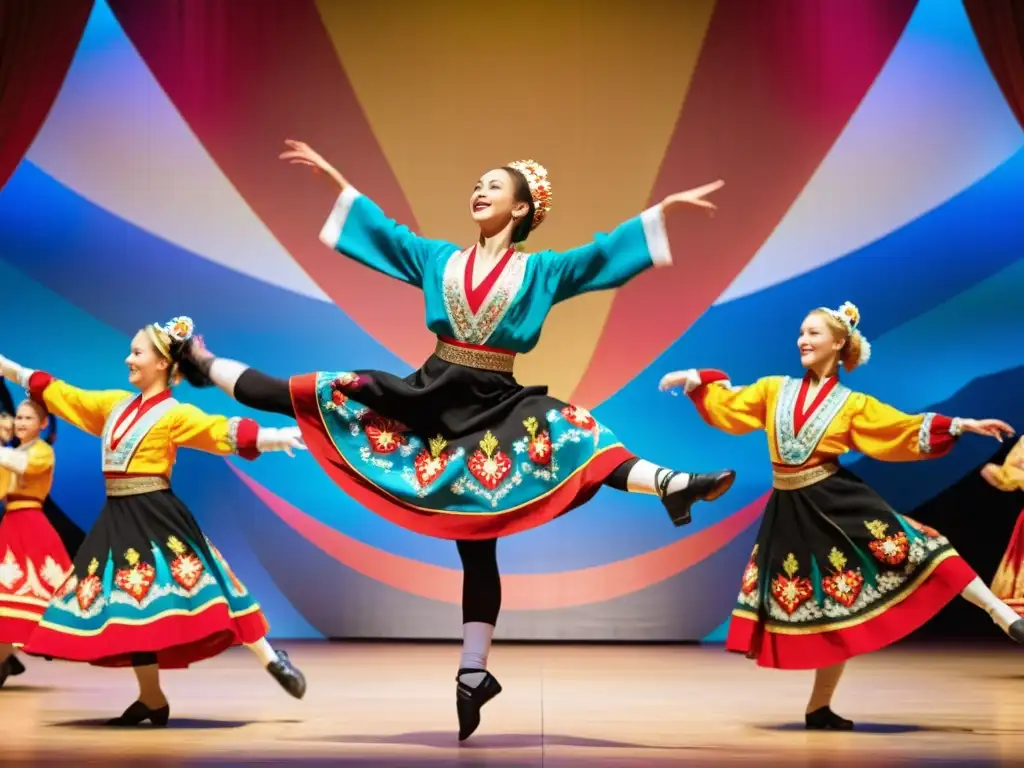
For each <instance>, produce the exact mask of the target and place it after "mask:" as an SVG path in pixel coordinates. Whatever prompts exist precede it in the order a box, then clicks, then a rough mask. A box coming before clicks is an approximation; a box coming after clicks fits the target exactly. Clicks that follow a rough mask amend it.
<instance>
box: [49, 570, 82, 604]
mask: <svg viewBox="0 0 1024 768" xmlns="http://www.w3.org/2000/svg"><path fill="white" fill-rule="evenodd" d="M77 587H78V577H77V576H75V574H74V571H72V572H71V573H70V574H68V577H67V578H66V579H65V580H64V583H63V584H61V585H60V587H59V588H58V589H57V591H56V592H54V593H53V596H54V598H55V599H57V600H63V599H64V598H65V597H67V596H68V595H70V594H71V593H72V592H74V591H75V589H76V588H77Z"/></svg>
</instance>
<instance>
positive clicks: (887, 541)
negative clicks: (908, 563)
mask: <svg viewBox="0 0 1024 768" xmlns="http://www.w3.org/2000/svg"><path fill="white" fill-rule="evenodd" d="M868 546H869V547H870V548H871V554H873V555H874V556H875V557H876V558H878V559H879V560H881V561H882V562H883V563H885V564H887V565H899V564H900V563H902V562H903V561H904V560H906V559H907V553H908V552H909V551H910V542H909V541H908V540H907V534H905V533H904V532H903V531H900V532H899V533H897V534H896V535H895V536H886V537H885V538H884V539H880V540H877V541H872V542H871V543H870V544H869V545H868Z"/></svg>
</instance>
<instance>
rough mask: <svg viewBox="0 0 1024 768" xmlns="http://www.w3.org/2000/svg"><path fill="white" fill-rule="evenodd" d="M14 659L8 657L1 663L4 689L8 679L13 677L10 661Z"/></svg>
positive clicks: (1, 684)
mask: <svg viewBox="0 0 1024 768" xmlns="http://www.w3.org/2000/svg"><path fill="white" fill-rule="evenodd" d="M12 658H13V657H12V656H8V657H7V658H6V659H4V660H3V661H0V688H3V687H4V683H6V682H7V678H8V677H10V676H11V665H10V661H11V659H12Z"/></svg>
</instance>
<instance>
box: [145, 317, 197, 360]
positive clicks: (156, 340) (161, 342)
mask: <svg viewBox="0 0 1024 768" xmlns="http://www.w3.org/2000/svg"><path fill="white" fill-rule="evenodd" d="M195 330H196V324H195V323H193V322H192V318H191V317H176V318H174V319H173V320H171V322H169V323H163V324H160V323H150V324H149V325H147V326H146V333H147V334H149V338H150V340H151V341H152V342H153V346H154V347H156V349H157V351H158V352H159V353H160V354H161V355H163V356H164V357H165V358H167V359H168V360H170V359H171V342H172V341H176V342H178V343H181V342H185V341H188V340H189V339H191V338H192V334H194V333H195Z"/></svg>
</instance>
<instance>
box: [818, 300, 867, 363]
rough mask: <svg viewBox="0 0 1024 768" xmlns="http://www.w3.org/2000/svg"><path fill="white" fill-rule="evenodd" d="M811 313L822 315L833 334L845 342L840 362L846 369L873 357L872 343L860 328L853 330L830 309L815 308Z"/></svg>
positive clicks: (840, 354)
mask: <svg viewBox="0 0 1024 768" xmlns="http://www.w3.org/2000/svg"><path fill="white" fill-rule="evenodd" d="M811 314H812V315H818V316H819V317H821V318H822V319H823V320H824V321H825V324H826V325H827V326H828V327H829V330H831V331H832V335H833V336H835V338H836V339H837V340H839V341H842V342H843V346H842V348H841V349H840V350H839V364H840V365H841V366H843V368H845V369H846V371H847V373H849V372H850V371H852V370H854V369H855V368H858V367H860V366H862V365H864V363H866V362H867V361H868V359H869V358H870V357H871V345H870V344H868V341H867V339H865V338H864V334H862V333H861V332H860V331H859V330H858V329H856V328H854V329H853V330H852V331H851V330H850V328H849V327H848V326H847V325H846V323H844V322H843V321H842V320H840V319H839V318H838V317H836V316H835V315H834V314H833V313H832V311H830V310H828V309H815V310H812V311H811Z"/></svg>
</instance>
